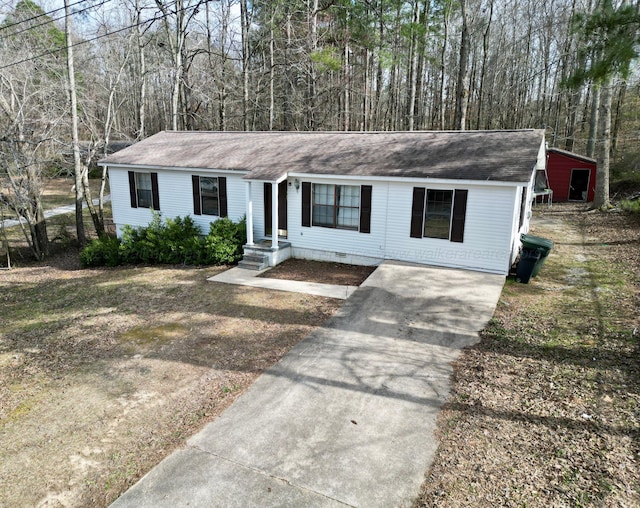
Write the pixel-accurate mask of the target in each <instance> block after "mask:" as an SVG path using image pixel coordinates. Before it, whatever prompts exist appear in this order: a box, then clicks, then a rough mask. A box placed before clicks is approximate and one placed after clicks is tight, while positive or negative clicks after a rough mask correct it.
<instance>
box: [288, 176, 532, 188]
mask: <svg viewBox="0 0 640 508" xmlns="http://www.w3.org/2000/svg"><path fill="white" fill-rule="evenodd" d="M289 178H306V179H309V180H314V179H315V180H361V181H363V182H407V183H421V184H424V183H425V182H428V183H434V184H437V185H455V186H456V187H458V186H465V187H467V186H482V187H486V186H493V187H521V186H523V185H524V186H527V185H529V182H526V181H525V182H505V181H501V180H456V179H453V178H429V177H424V178H414V177H411V178H409V177H400V176H359V175H358V176H354V175H326V174H314V173H289Z"/></svg>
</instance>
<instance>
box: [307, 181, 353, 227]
mask: <svg viewBox="0 0 640 508" xmlns="http://www.w3.org/2000/svg"><path fill="white" fill-rule="evenodd" d="M312 216H313V225H314V226H322V227H327V228H339V229H353V230H356V231H357V230H358V224H359V220H360V186H358V185H333V184H318V183H316V184H314V185H313V215H312Z"/></svg>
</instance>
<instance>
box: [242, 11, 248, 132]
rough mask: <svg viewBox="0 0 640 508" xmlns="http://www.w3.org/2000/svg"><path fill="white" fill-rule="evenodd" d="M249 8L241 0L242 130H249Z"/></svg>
mask: <svg viewBox="0 0 640 508" xmlns="http://www.w3.org/2000/svg"><path fill="white" fill-rule="evenodd" d="M249 23H250V19H249V9H248V6H247V0H240V25H241V30H242V130H244V131H247V130H249Z"/></svg>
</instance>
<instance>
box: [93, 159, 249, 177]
mask: <svg viewBox="0 0 640 508" xmlns="http://www.w3.org/2000/svg"><path fill="white" fill-rule="evenodd" d="M98 165H99V166H106V167H107V168H118V169H132V170H136V169H137V170H144V171H187V172H189V173H225V174H230V175H240V176H242V175H246V174H247V173H248V172H249V171H248V170H245V169H216V168H186V167H184V166H149V165H145V164H113V163H105V162H98Z"/></svg>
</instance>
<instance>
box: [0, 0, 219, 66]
mask: <svg viewBox="0 0 640 508" xmlns="http://www.w3.org/2000/svg"><path fill="white" fill-rule="evenodd" d="M212 1H215V0H203V2H202V3H200V4H198V5H202V4H205V3H209V2H212ZM78 3H79V2H78ZM173 3H174V4H175V3H177V2H173ZM194 7H195V6H192V5H190V6H188V7H183V8H182V9H176V10H175V11H171V12H167V13H166V14H165V13H158V14H156V15H155V16H154V17H152V18H149V19H147V20H144V21H139V22H138V23H134V24H132V25H128V26H125V27H123V28H119V29H118V30H113V31H111V32H106V33H104V34H101V35H97V36H95V37H92V38H91V39H83V40H81V41H79V42H75V43H73V44H71V45H70V46H66V45H65V46H63V47H61V48H58V49H53V50H50V51H44V52H42V53H39V54H38V55H34V56H30V57H28V58H23V59H22V60H16V61H15V62H11V63H8V64H6V65H2V66H0V70H3V69H7V68H9V67H14V66H16V65H20V64H21V63H25V62H31V61H33V60H37V59H39V58H43V57H45V56H50V55H55V54H57V53H61V52H63V51H66V50H67V49H69V47H74V48H75V47H77V46H82V45H84V44H89V43H90V42H94V41H97V40H99V39H103V38H105V37H108V36H110V35H115V34H117V33H120V32H124V31H125V30H130V29H131V28H136V27H139V26H143V25H147V24H152V23H154V22H156V21H159V20H161V19H164V18H166V17H167V16H169V15H171V14H177V13H178V12H184V11H187V10H189V9H192V8H194Z"/></svg>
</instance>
